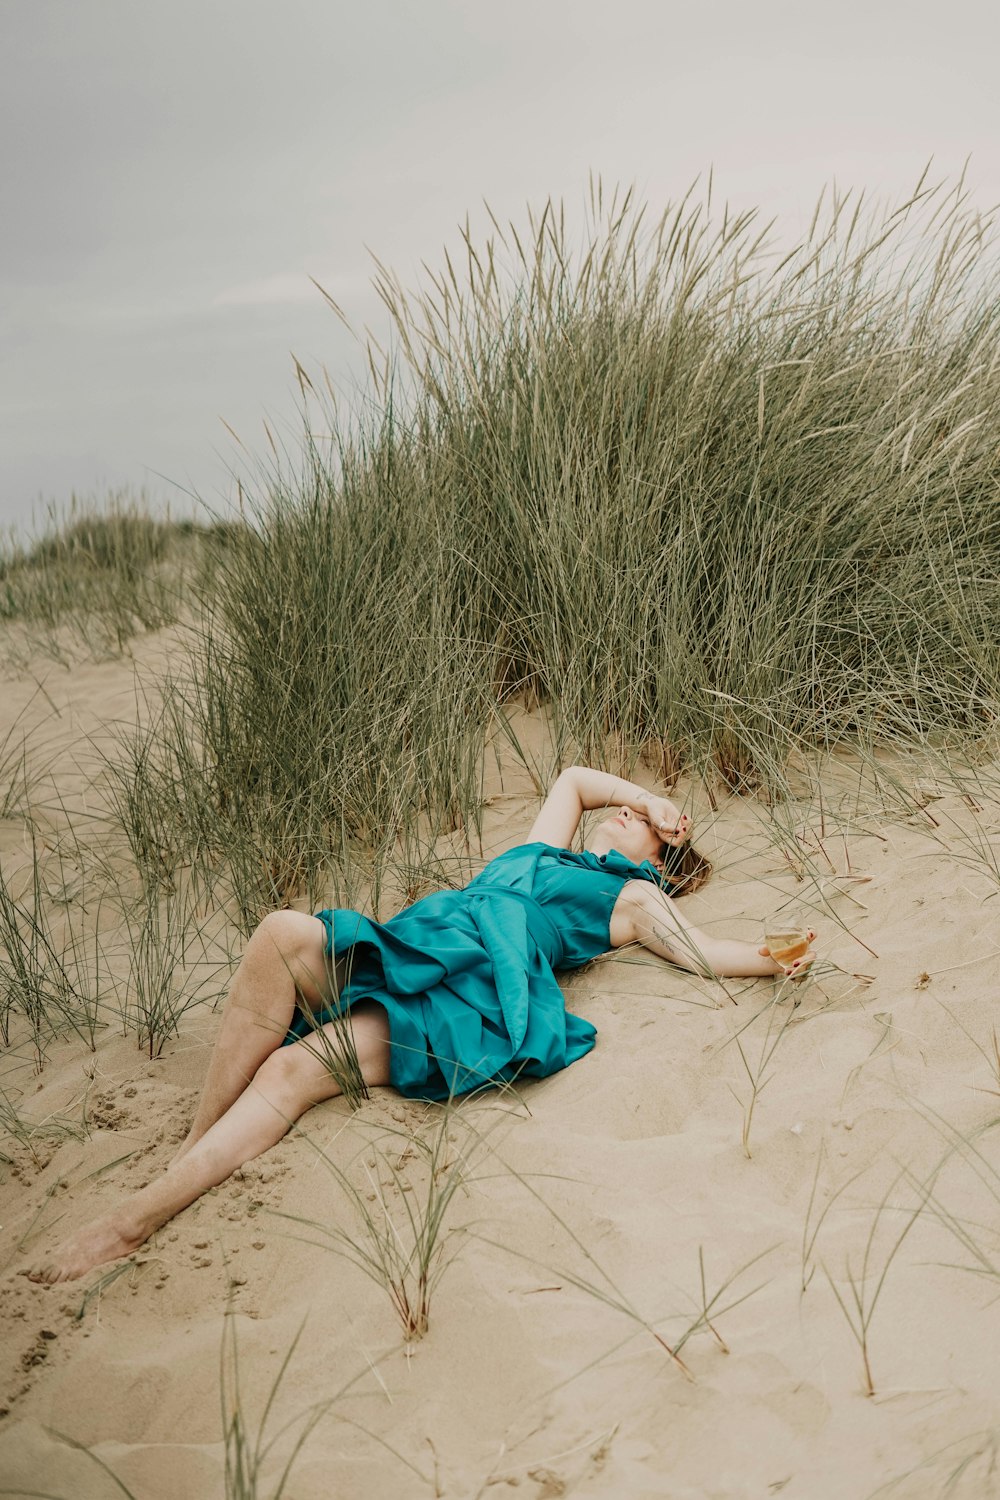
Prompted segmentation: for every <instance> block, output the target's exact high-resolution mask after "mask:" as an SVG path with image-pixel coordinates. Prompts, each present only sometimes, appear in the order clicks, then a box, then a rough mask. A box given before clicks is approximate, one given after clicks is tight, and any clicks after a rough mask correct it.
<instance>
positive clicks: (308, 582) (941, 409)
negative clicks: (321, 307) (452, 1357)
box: [136, 179, 1000, 924]
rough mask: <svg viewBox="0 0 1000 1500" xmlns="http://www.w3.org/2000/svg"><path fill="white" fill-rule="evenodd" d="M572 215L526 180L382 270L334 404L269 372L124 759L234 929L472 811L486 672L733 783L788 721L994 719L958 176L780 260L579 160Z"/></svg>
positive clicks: (502, 689)
mask: <svg viewBox="0 0 1000 1500" xmlns="http://www.w3.org/2000/svg"><path fill="white" fill-rule="evenodd" d="M577 243H578V235H577V226H575V225H572V224H570V223H569V222H568V219H567V216H566V215H565V213H564V211H563V210H562V208H561V207H560V206H559V205H556V204H551V203H550V204H547V205H546V206H545V207H544V209H543V210H542V211H541V212H540V213H539V214H537V215H535V216H532V217H531V218H530V219H529V222H528V225H527V226H526V229H521V228H518V227H517V226H513V225H512V226H508V227H503V226H501V225H499V224H497V223H494V224H493V226H492V229H491V231H490V233H489V235H488V236H487V237H486V238H485V239H484V240H483V241H482V242H481V243H477V242H476V240H475V238H474V236H473V235H472V233H471V231H467V232H466V234H465V235H464V236H463V242H462V245H461V256H460V257H456V256H454V255H451V256H449V257H448V258H447V260H446V262H445V268H444V270H443V272H442V273H441V275H439V276H436V277H435V276H431V278H430V280H429V282H428V283H427V284H426V286H425V288H423V289H418V290H416V291H414V292H409V291H407V290H405V289H404V288H403V287H402V286H401V285H400V284H399V283H398V281H397V280H396V279H395V278H394V277H393V276H392V275H391V273H390V272H389V271H387V270H386V269H385V268H383V267H379V268H378V272H377V280H376V284H377V287H378V290H379V292H380V294H381V296H382V298H383V301H384V303H385V305H386V308H387V312H388V315H389V320H390V326H391V338H390V341H389V349H388V352H387V353H386V354H385V355H384V356H383V355H382V354H381V353H380V352H379V350H377V349H376V348H375V347H374V346H373V347H372V349H371V368H372V377H371V386H370V389H369V390H368V391H366V392H365V393H364V397H363V400H359V401H358V402H357V403H356V406H355V408H354V409H353V410H352V411H348V412H347V413H346V415H345V414H342V413H337V412H334V411H331V410H328V409H327V408H328V407H329V405H330V403H329V400H328V398H327V397H326V396H325V395H324V394H323V392H322V391H321V390H320V389H319V387H318V385H317V384H315V383H313V382H311V381H310V379H309V377H308V375H307V373H306V372H305V371H301V375H300V378H301V380H302V387H303V394H304V402H305V409H306V418H307V428H306V435H305V443H304V448H303V452H302V457H301V460H300V461H298V463H297V464H296V461H294V460H293V461H291V462H290V461H289V460H287V459H286V458H284V457H281V458H278V457H275V459H274V461H273V463H270V461H269V465H263V464H262V466H261V471H260V476H259V493H258V494H257V495H256V496H248V497H246V498H247V511H246V513H247V515H248V516H249V517H250V520H249V523H248V524H247V525H246V526H245V527H244V528H243V529H242V530H241V531H239V532H238V533H237V534H236V535H235V536H234V537H233V538H232V539H231V544H230V545H228V546H227V547H226V549H225V551H224V553H223V555H221V556H220V558H219V561H218V565H217V567H216V569H215V573H214V581H213V588H212V590H211V591H207V592H206V594H205V596H204V598H203V600H202V616H201V619H200V624H199V631H198V634H197V636H196V638H195V639H194V641H193V644H192V656H191V661H190V667H189V670H188V671H187V672H185V674H183V676H180V675H178V676H175V677H174V679H172V680H171V681H170V682H169V683H168V684H167V685H166V697H167V701H168V703H170V702H173V703H176V704H177V705H178V709H177V711H176V712H171V713H170V714H169V715H168V718H167V719H166V720H165V721H164V728H165V729H166V731H167V735H166V738H165V739H164V740H163V741H162V742H161V744H160V745H159V746H158V750H157V757H158V759H157V761H156V763H155V764H154V763H153V762H151V760H150V758H149V757H148V756H146V757H145V760H144V761H143V762H142V763H141V764H140V763H139V762H137V763H136V775H137V776H140V777H142V778H145V779H146V780H147V781H148V782H149V783H150V790H149V793H148V800H149V801H150V802H151V803H154V804H155V805H157V806H158V808H159V810H160V813H161V817H160V820H159V825H158V826H159V827H160V828H161V830H162V831H163V837H164V839H165V840H166V841H167V842H168V843H170V844H171V845H174V844H176V846H177V847H178V848H179V849H180V850H181V852H182V853H183V856H184V858H186V859H187V860H189V861H197V862H199V863H200V864H201V865H203V866H204V868H205V870H206V871H208V870H210V869H212V868H213V866H215V867H217V866H218V865H219V864H221V863H225V862H226V861H227V860H229V859H231V858H232V859H234V860H235V862H236V864H237V865H238V866H239V870H240V874H239V876H238V878H237V879H236V880H235V881H234V887H235V889H236V891H237V892H241V891H243V890H245V889H246V890H249V891H251V892H252V899H249V900H248V909H247V911H246V912H245V913H244V920H245V921H246V923H247V924H249V923H250V922H251V921H252V920H253V917H254V916H255V915H256V914H258V913H259V911H260V907H261V905H263V904H266V903H269V904H271V905H275V904H280V903H281V902H282V901H287V900H291V899H293V898H294V896H295V895H297V894H298V893H300V891H301V890H302V889H303V887H304V885H305V883H306V882H307V880H308V873H307V872H308V871H309V869H310V868H312V867H314V866H315V865H316V864H317V863H318V862H321V861H323V860H326V861H327V868H328V870H329V871H330V874H331V877H332V878H333V879H335V880H337V879H344V880H346V879H347V875H346V870H347V869H348V868H349V867H350V866H351V865H352V863H356V862H357V861H358V859H359V851H361V850H363V851H364V859H365V861H366V862H367V867H368V869H369V872H370V874H371V875H372V876H373V878H374V880H375V883H376V886H377V884H378V879H379V873H380V871H381V870H382V869H383V868H384V867H385V866H386V864H387V862H389V861H390V860H391V859H392V857H393V855H394V852H395V850H396V848H397V844H398V840H399V839H400V837H401V836H402V834H403V831H404V830H406V829H407V828H410V827H412V826H414V825H415V823H416V822H417V821H418V820H421V826H423V827H424V828H425V829H427V831H428V834H429V837H430V838H431V839H433V838H435V837H437V836H438V835H439V834H441V833H445V832H449V831H452V832H454V831H455V830H460V831H463V832H464V834H465V836H466V837H469V838H471V837H472V836H473V835H474V834H475V833H476V832H477V831H478V817H479V802H480V797H479V794H480V780H479V775H478V767H479V764H480V756H481V750H482V745H483V742H484V737H485V735H486V734H487V732H488V731H490V730H491V729H492V730H495V728H496V726H497V724H498V722H501V721H500V720H499V719H498V715H499V714H502V712H503V708H504V705H505V704H510V703H511V702H513V701H514V700H516V699H518V698H521V699H526V700H529V701H534V702H541V701H545V702H548V703H549V704H550V705H551V710H552V715H553V718H554V721H556V722H555V731H554V733H555V740H556V743H557V744H558V745H559V746H560V747H566V748H567V749H568V748H569V747H572V748H573V751H574V753H575V754H576V755H578V756H579V757H580V758H583V759H587V760H590V761H592V762H598V763H607V764H611V765H613V766H615V767H616V768H618V767H620V768H621V769H623V770H628V769H629V768H631V767H634V766H635V765H636V763H637V761H638V760H639V759H640V758H644V759H645V761H646V762H647V763H648V764H649V765H650V766H651V767H654V768H656V770H657V771H658V772H659V773H660V774H662V775H663V776H665V777H666V778H668V779H670V778H672V777H674V776H676V774H677V773H678V772H679V771H680V770H681V769H683V768H684V767H688V768H690V769H692V770H693V771H695V772H704V774H705V777H706V781H707V784H708V785H709V787H710V788H711V787H712V786H713V785H715V786H719V785H722V786H725V787H728V788H730V789H734V790H737V791H745V790H756V789H760V788H767V787H769V786H770V787H775V786H777V787H778V789H779V790H780V788H781V785H782V778H783V775H784V771H783V767H784V765H785V763H786V761H787V757H788V755H789V753H790V751H791V750H792V749H793V748H795V747H798V746H801V745H821V746H823V747H829V746H832V745H835V744H837V743H838V742H840V741H841V740H844V739H845V738H848V739H849V738H852V737H855V736H857V735H858V734H859V733H861V732H862V731H863V732H864V733H865V734H867V735H870V736H871V737H873V738H874V740H876V741H887V740H891V739H894V738H905V739H913V738H918V739H922V740H926V739H927V737H928V736H930V735H931V734H952V735H958V736H964V737H966V738H975V737H978V736H981V735H982V734H984V733H985V732H987V731H988V730H989V729H990V726H991V725H994V724H995V723H996V720H997V715H998V710H1000V668H998V664H997V659H996V654H995V652H993V651H992V650H990V649H989V647H988V645H987V643H988V642H990V641H992V640H995V639H996V637H997V634H998V633H1000V585H998V584H997V577H998V571H997V562H998V559H1000V521H998V519H997V508H996V506H995V504H994V496H995V492H996V483H997V453H996V445H995V442H994V441H993V436H992V434H993V433H994V431H995V429H996V426H997V420H998V418H1000V364H998V362H997V361H996V360H995V359H994V358H993V357H992V356H993V353H994V352H995V347H996V339H997V333H998V329H1000V311H998V309H997V305H996V303H995V300H992V299H991V298H990V296H989V292H988V288H989V286H990V285H991V276H992V274H993V273H992V271H991V269H990V267H991V266H992V264H993V259H992V258H993V256H994V254H995V247H994V241H993V238H992V234H991V228H990V225H989V224H987V223H984V221H983V220H982V218H981V217H979V216H977V215H976V214H975V212H974V211H973V210H972V208H971V207H970V205H969V203H968V199H967V195H966V193H965V189H964V185H963V184H962V183H961V182H959V183H958V184H957V185H955V186H954V187H953V188H949V187H948V186H947V185H941V184H939V185H937V186H934V185H931V184H930V183H928V182H927V181H926V180H925V179H921V181H920V183H919V184H918V185H917V188H916V190H915V191H914V193H913V194H912V196H911V197H910V198H909V199H908V200H907V201H905V202H904V203H902V204H900V205H899V207H898V208H896V209H894V210H893V211H892V212H889V213H887V214H886V215H885V216H884V218H881V219H880V218H878V216H873V217H868V218H866V216H865V212H864V211H863V210H862V208H861V204H860V201H859V202H857V203H854V202H851V201H850V200H849V199H848V200H845V199H843V198H838V197H834V198H833V199H832V200H828V201H827V202H826V203H823V202H822V200H821V203H820V205H818V207H817V212H816V215H815V218H814V220H813V223H812V225H811V227H810V230H809V233H808V234H807V235H806V236H805V237H804V239H803V240H802V242H801V244H799V245H798V246H797V247H795V248H794V249H793V250H791V251H790V252H789V253H788V254H787V255H785V256H784V257H782V258H780V259H778V258H777V257H775V256H774V255H773V254H772V253H771V252H770V250H769V248H768V243H767V235H766V233H765V232H764V231H763V230H762V229H760V228H759V227H758V225H757V222H756V218H755V215H754V214H752V213H747V214H741V215H732V214H726V213H723V214H719V213H717V212H716V210H715V208H714V206H713V204H712V201H711V192H710V191H709V193H708V194H707V196H706V199H705V201H704V202H698V201H696V200H695V198H694V196H693V194H690V195H688V197H686V198H685V199H684V200H683V202H681V203H680V204H677V205H674V206H672V207H671V208H669V209H668V210H667V211H666V212H665V213H664V214H663V215H662V216H661V217H660V218H659V219H655V220H654V219H652V218H651V217H650V215H649V213H648V211H647V210H646V209H645V208H643V207H642V206H641V205H639V204H637V203H636V202H634V201H633V199H632V198H631V196H630V195H628V194H625V195H618V194H616V195H607V194H605V193H604V192H603V190H602V189H601V187H600V185H599V184H595V185H594V189H593V193H592V199H591V203H590V207H589V217H588V223H587V229H586V232H585V234H584V236H583V241H582V247H581V248H580V249H579V250H577V249H576V248H574V247H575V245H576V244H577ZM319 431H323V432H325V433H328V434H332V436H330V437H329V438H320V437H319V436H318V435H317V434H318V432H319ZM181 705H182V707H181ZM144 795H145V794H144ZM338 872H339V873H338Z"/></svg>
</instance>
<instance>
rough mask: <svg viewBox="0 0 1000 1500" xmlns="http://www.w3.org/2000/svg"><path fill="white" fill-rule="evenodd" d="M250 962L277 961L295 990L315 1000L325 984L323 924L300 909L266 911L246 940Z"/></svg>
mask: <svg viewBox="0 0 1000 1500" xmlns="http://www.w3.org/2000/svg"><path fill="white" fill-rule="evenodd" d="M246 957H247V958H249V959H250V960H251V962H253V961H256V960H260V961H263V962H267V963H269V964H274V963H275V962H278V963H279V964H280V965H281V967H282V968H284V969H285V970H286V972H287V973H288V975H289V977H290V978H291V979H292V981H293V983H294V984H295V987H296V989H297V990H299V991H300V992H301V993H303V994H305V995H306V996H307V997H308V998H309V999H311V1000H313V1001H318V1000H319V998H320V997H321V996H322V995H323V994H324V993H325V991H326V988H327V971H328V968H329V960H328V958H327V953H326V928H325V927H324V926H323V923H322V922H321V921H320V920H319V918H318V917H311V916H308V915H307V914H306V913H305V912H301V911H272V912H268V914H267V916H266V917H264V918H263V919H262V920H261V921H260V922H259V923H258V924H257V927H256V928H255V929H254V932H253V935H252V937H251V938H250V941H249V943H248V944H247V950H246Z"/></svg>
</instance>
